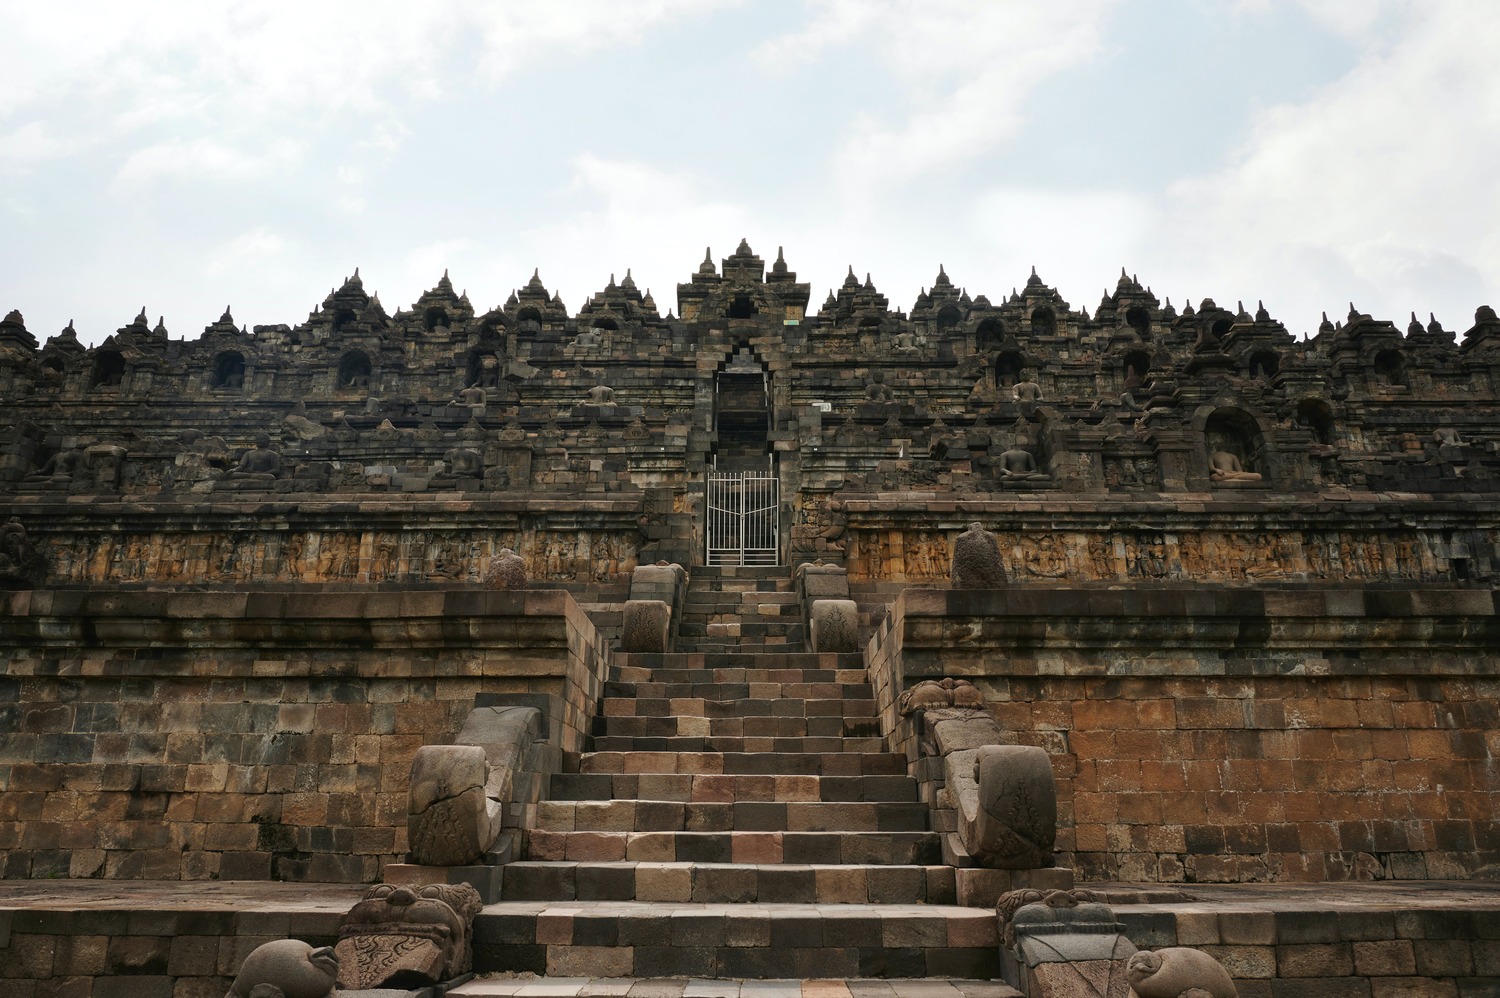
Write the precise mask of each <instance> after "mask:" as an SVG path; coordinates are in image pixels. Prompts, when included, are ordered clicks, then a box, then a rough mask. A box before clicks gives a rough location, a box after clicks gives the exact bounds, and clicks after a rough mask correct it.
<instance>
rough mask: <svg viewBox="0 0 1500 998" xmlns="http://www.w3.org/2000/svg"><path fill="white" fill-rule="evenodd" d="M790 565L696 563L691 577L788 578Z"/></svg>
mask: <svg viewBox="0 0 1500 998" xmlns="http://www.w3.org/2000/svg"><path fill="white" fill-rule="evenodd" d="M791 577H792V567H791V566H790V565H698V566H696V567H694V568H693V572H692V578H693V579H694V580H696V581H698V582H703V581H705V580H708V579H782V578H785V579H790V578H791Z"/></svg>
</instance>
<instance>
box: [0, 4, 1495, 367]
mask: <svg viewBox="0 0 1500 998" xmlns="http://www.w3.org/2000/svg"><path fill="white" fill-rule="evenodd" d="M0 37H3V38H4V39H5V40H6V43H5V48H6V71H5V81H4V84H3V85H0V311H3V310H9V309H11V308H19V309H20V310H21V311H22V312H23V313H24V315H25V318H26V322H27V325H28V327H29V328H30V329H31V330H32V332H33V333H35V334H37V336H38V337H39V338H41V339H45V338H46V337H47V336H50V335H52V334H54V333H56V332H57V331H58V330H59V329H60V328H61V327H62V326H63V325H65V324H66V323H67V322H68V320H69V319H74V320H76V322H77V328H78V331H79V335H80V337H81V338H82V339H83V340H84V341H85V342H97V341H98V340H100V339H102V338H103V337H104V336H106V335H108V334H110V333H111V332H113V331H114V330H115V329H116V328H118V327H119V326H122V325H124V324H126V323H127V322H128V321H129V320H130V319H131V317H132V316H134V315H135V313H136V312H137V311H139V309H140V308H141V306H142V305H144V306H145V308H146V310H147V312H148V314H149V315H150V317H151V319H152V321H153V322H154V321H155V319H156V317H157V316H158V315H165V317H166V323H167V327H168V328H169V329H170V331H171V333H172V335H173V336H177V337H189V338H192V337H196V336H198V335H199V334H200V332H201V331H202V329H203V327H204V326H205V325H207V324H208V323H210V322H212V321H213V320H215V319H216V318H218V316H219V314H220V312H221V311H222V310H223V308H224V306H225V305H226V304H227V305H230V306H232V307H233V310H234V317H235V319H236V320H237V321H238V322H241V323H245V324H249V325H255V324H257V323H276V322H286V323H297V322H300V321H302V320H303V319H304V318H305V317H306V315H307V313H308V311H309V310H310V309H311V308H312V306H313V305H314V304H316V303H318V302H320V301H321V300H322V298H323V297H324V295H326V294H327V292H328V290H329V289H330V288H331V287H332V286H334V285H336V284H338V283H339V282H340V281H341V280H342V279H343V277H344V276H345V275H347V274H349V273H350V272H352V271H353V270H354V268H355V267H356V266H357V267H359V268H360V272H361V276H362V277H363V278H364V282H365V288H366V289H367V290H373V291H378V292H379V293H380V297H381V301H382V302H384V303H385V305H386V307H387V309H389V310H394V309H395V308H397V307H406V306H409V305H410V303H411V302H413V301H414V300H415V299H416V298H417V296H418V295H420V294H421V292H422V291H423V290H424V289H426V288H429V287H431V286H432V285H433V284H435V283H436V282H437V280H438V278H439V277H440V276H441V274H442V272H443V270H444V268H448V269H449V270H450V271H451V275H452V278H453V281H454V284H455V285H456V286H457V287H459V288H466V289H467V290H468V293H469V297H470V299H471V300H472V302H473V304H474V305H475V307H476V308H478V309H480V310H484V309H486V308H489V307H491V306H494V305H498V304H500V303H502V302H503V301H504V300H505V298H506V297H507V296H508V295H509V293H510V291H511V289H512V288H515V287H518V286H520V285H522V284H524V283H525V281H526V279H527V278H529V277H530V275H531V271H532V268H533V267H539V268H540V269H541V276H542V279H543V281H544V282H545V283H546V284H547V286H548V287H549V288H550V289H554V290H560V291H561V293H562V296H563V301H564V303H565V304H566V305H567V306H568V309H569V311H570V312H573V311H576V310H577V308H578V307H579V306H580V305H581V304H582V302H583V299H584V298H585V297H586V296H587V295H589V294H591V293H593V292H595V291H597V290H599V289H601V288H602V287H604V285H605V284H606V283H607V282H608V280H609V278H610V275H611V274H612V273H613V274H615V275H616V276H617V277H623V276H624V272H625V270H626V268H633V272H634V276H635V279H636V281H637V283H638V284H640V285H641V286H642V287H649V288H651V289H652V290H653V292H654V294H655V297H656V300H657V302H658V303H659V305H660V306H661V308H662V309H663V310H665V309H666V308H668V307H672V308H674V309H675V307H676V292H675V285H676V283H677V282H679V281H685V280H687V278H688V276H689V275H690V274H691V273H692V272H693V271H694V270H695V269H696V267H697V265H698V263H699V262H700V261H701V260H702V258H703V249H704V246H705V245H709V246H712V247H713V251H714V256H715V258H716V259H718V258H720V257H722V256H725V255H727V254H729V253H730V252H732V251H733V249H734V247H735V245H736V243H738V241H739V240H740V238H741V237H747V238H748V239H749V240H750V244H751V246H752V247H753V248H754V249H755V250H756V251H757V252H759V253H760V254H761V255H762V256H764V257H765V258H766V260H767V262H768V263H769V262H770V261H771V260H773V259H774V258H775V254H776V247H777V246H778V245H783V246H785V247H786V258H787V262H788V263H789V265H790V266H791V267H792V269H794V270H796V271H797V272H798V274H799V278H800V279H801V280H805V281H811V282H812V284H813V289H814V304H816V303H818V302H821V301H822V299H823V296H824V295H825V294H826V293H827V289H828V288H829V287H832V286H836V285H837V284H839V283H840V281H841V280H842V279H843V276H844V273H845V270H846V268H847V267H848V266H849V265H851V264H852V265H853V267H854V269H855V271H856V272H857V273H858V274H859V276H860V277H861V278H863V276H864V275H865V273H866V272H868V273H869V274H871V275H872V277H873V279H874V281H875V284H876V285H877V287H879V288H880V290H881V291H882V292H884V293H885V294H886V295H887V296H888V297H889V298H890V300H891V303H892V306H893V307H896V308H900V309H903V310H904V309H909V308H910V307H911V304H912V301H913V299H914V298H915V297H916V295H917V293H918V291H919V289H920V288H921V287H923V286H928V285H930V284H931V283H932V279H933V277H934V276H935V275H936V273H937V269H938V265H939V264H943V265H945V266H946V267H947V270H948V273H949V274H950V275H951V276H952V278H953V280H954V282H955V283H957V284H959V285H962V286H964V287H966V288H967V289H968V290H969V293H970V294H973V295H977V294H981V293H983V294H987V295H989V296H990V297H991V298H992V299H998V298H999V297H1000V296H1001V295H1004V294H1008V293H1009V292H1010V289H1011V288H1012V287H1013V286H1017V285H1020V284H1023V283H1024V282H1025V278H1026V275H1027V274H1028V273H1029V269H1030V267H1031V266H1032V265H1035V266H1036V267H1037V269H1038V272H1039V273H1040V275H1041V276H1042V277H1043V279H1045V280H1046V281H1048V283H1050V284H1052V285H1054V286H1056V287H1057V288H1058V289H1059V290H1060V291H1061V292H1062V294H1063V296H1064V297H1065V298H1067V299H1068V300H1069V301H1070V302H1071V303H1072V304H1073V306H1074V307H1075V308H1076V307H1080V306H1081V307H1087V308H1088V309H1089V310H1090V311H1091V312H1092V310H1093V309H1094V308H1095V306H1096V305H1097V303H1098V301H1099V297H1100V294H1101V292H1102V291H1103V290H1104V289H1105V288H1106V287H1109V288H1113V286H1114V283H1115V279H1116V278H1117V277H1118V275H1119V272H1120V267H1121V266H1124V267H1127V268H1129V269H1130V270H1131V271H1132V272H1133V273H1134V274H1136V275H1137V276H1138V277H1139V278H1140V280H1141V282H1142V283H1144V284H1149V285H1150V286H1151V287H1152V288H1153V290H1155V292H1156V293H1157V295H1158V296H1169V297H1171V299H1172V301H1173V303H1174V304H1176V305H1178V306H1179V307H1180V306H1181V304H1182V303H1183V301H1184V299H1186V298H1189V297H1190V298H1191V299H1192V300H1193V301H1194V302H1197V301H1198V300H1199V299H1201V298H1203V297H1213V298H1215V299H1217V300H1218V301H1219V302H1220V303H1221V304H1228V305H1231V306H1232V305H1233V303H1234V301H1236V300H1237V299H1244V300H1245V302H1246V304H1247V306H1248V307H1249V308H1251V309H1252V310H1253V309H1254V307H1255V305H1254V302H1255V300H1256V299H1262V298H1263V299H1264V300H1265V303H1266V306H1267V307H1268V308H1269V309H1270V310H1271V313H1272V314H1273V315H1274V316H1275V317H1277V318H1278V319H1281V320H1282V321H1283V322H1285V323H1286V325H1287V327H1288V328H1289V329H1290V330H1292V332H1294V333H1297V334H1303V333H1307V332H1311V331H1313V330H1314V329H1315V328H1316V326H1317V322H1318V314H1319V312H1320V311H1321V310H1323V309H1327V310H1328V312H1329V313H1330V314H1331V315H1333V316H1335V317H1337V318H1342V316H1343V315H1344V313H1345V312H1346V311H1347V309H1348V303H1349V301H1350V300H1353V301H1354V302H1355V304H1356V305H1358V306H1359V308H1360V310H1361V311H1366V312H1372V313H1373V314H1375V315H1376V316H1377V317H1378V318H1388V319H1393V320H1397V321H1399V322H1400V324H1401V325H1402V326H1403V327H1404V325H1405V320H1406V317H1407V314H1408V313H1409V312H1411V311H1412V310H1416V311H1418V312H1419V313H1420V314H1421V315H1422V317H1423V319H1424V320H1425V318H1426V314H1427V312H1428V311H1434V312H1436V313H1437V316H1438V318H1439V319H1440V320H1441V321H1442V322H1443V323H1444V325H1446V326H1447V327H1448V328H1450V329H1457V330H1460V331H1461V330H1463V329H1466V328H1468V326H1469V325H1470V324H1471V322H1472V317H1473V313H1474V309H1475V307H1476V306H1478V305H1480V304H1485V303H1491V304H1495V305H1500V224H1497V223H1500V6H1497V5H1496V3H1495V0H1448V2H1445V0H1159V2H1158V0H1132V2H1129V3H1125V2H1108V0H1035V2H1033V0H967V2H965V0H884V2H877V0H805V2H798V0H743V2H738V3H736V2H731V0H722V2H710V0H566V2H559V0H539V2H505V3H502V2H498V0H489V2H485V0H447V2H443V0H425V2H423V3H421V4H414V3H410V2H408V0H358V2H354V0H348V2H319V0H304V2H301V3H269V2H251V0H246V2H231V3H225V2H213V0H198V2H195V3H192V4H184V3H181V2H178V0H131V2H129V3H120V2H118V0H110V2H107V3H104V2H101V3H92V2H82V0H80V2H70V3H58V4H42V3H36V2H34V0H0Z"/></svg>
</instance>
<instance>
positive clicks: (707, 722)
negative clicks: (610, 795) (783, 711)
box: [593, 700, 880, 748]
mask: <svg viewBox="0 0 1500 998" xmlns="http://www.w3.org/2000/svg"><path fill="white" fill-rule="evenodd" d="M853 702H855V703H859V702H861V701H853ZM863 702H864V703H873V702H874V701H870V700H866V701H863ZM593 731H594V734H595V735H596V736H597V737H598V738H614V737H624V738H636V739H641V738H652V739H656V738H707V739H711V740H715V739H722V738H875V737H879V735H880V723H879V721H878V719H877V718H876V717H875V716H874V713H873V712H867V713H865V714H864V715H863V716H858V715H856V716H852V717H845V716H843V715H842V714H825V715H821V716H817V715H815V716H813V717H782V716H779V715H777V716H771V715H769V714H750V715H747V716H744V717H703V716H701V715H687V716H684V717H662V716H654V717H629V716H626V717H622V716H620V715H612V716H609V717H596V718H594V723H593ZM596 747H600V748H603V747H605V746H598V745H597V740H596ZM634 747H635V748H648V747H649V746H646V745H636V746H634Z"/></svg>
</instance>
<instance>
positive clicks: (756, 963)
mask: <svg viewBox="0 0 1500 998" xmlns="http://www.w3.org/2000/svg"><path fill="white" fill-rule="evenodd" d="M998 958H999V945H998V938H997V932H996V922H995V914H994V912H992V911H986V910H984V909H980V908H960V907H954V906H948V905H923V904H900V905H799V904H755V905H730V906H718V905H692V904H686V905H664V904H656V903H651V902H639V901H635V902H632V901H593V902H588V901H569V902H563V903H561V904H555V903H552V902H546V901H505V902H501V903H499V904H494V905H490V906H488V907H486V908H485V909H484V911H483V912H482V913H481V914H480V915H479V916H478V917H477V918H476V919H475V921H474V966H475V969H476V970H480V971H483V970H485V969H488V968H491V967H493V968H496V969H500V968H504V969H505V970H509V971H516V972H524V971H531V972H532V973H536V974H546V975H548V976H549V977H561V976H576V977H610V978H619V977H672V976H687V977H746V978H784V977H786V976H787V974H789V973H791V974H796V975H797V976H798V977H807V978H841V979H849V978H855V977H965V978H974V979H980V980H982V979H986V978H992V977H995V976H998V973H999V959H998ZM993 993H994V992H986V994H993ZM925 994H926V993H925V992H924V998H925Z"/></svg>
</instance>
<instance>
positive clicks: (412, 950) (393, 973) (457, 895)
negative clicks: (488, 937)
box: [334, 884, 483, 989]
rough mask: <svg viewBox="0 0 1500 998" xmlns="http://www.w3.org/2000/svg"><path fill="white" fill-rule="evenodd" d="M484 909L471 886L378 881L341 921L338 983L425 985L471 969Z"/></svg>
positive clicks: (337, 949)
mask: <svg viewBox="0 0 1500 998" xmlns="http://www.w3.org/2000/svg"><path fill="white" fill-rule="evenodd" d="M482 907H483V904H482V903H481V901H480V898H479V892H478V891H476V890H475V889H474V888H473V887H471V886H469V885H468V884H428V885H427V886H425V887H415V888H414V887H402V886H397V885H394V884H377V885H375V886H374V887H372V888H370V889H369V890H368V891H366V892H365V896H364V898H363V899H362V900H361V901H359V902H358V903H357V904H355V905H354V907H353V908H351V909H349V913H348V914H346V915H345V916H344V918H343V920H342V921H341V923H340V925H339V942H338V946H336V947H335V948H334V952H335V953H336V954H337V957H338V965H337V967H338V970H337V972H338V984H339V987H340V988H347V989H358V988H378V987H382V986H393V987H405V988H412V987H422V986H425V985H431V984H438V983H441V982H442V981H445V980H450V979H452V978H454V977H457V976H458V975H460V974H464V973H467V972H468V970H469V968H470V966H471V965H472V961H473V950H472V947H471V945H470V943H471V941H472V937H473V929H474V916H475V915H477V914H479V911H480V909H481V908H482Z"/></svg>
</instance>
